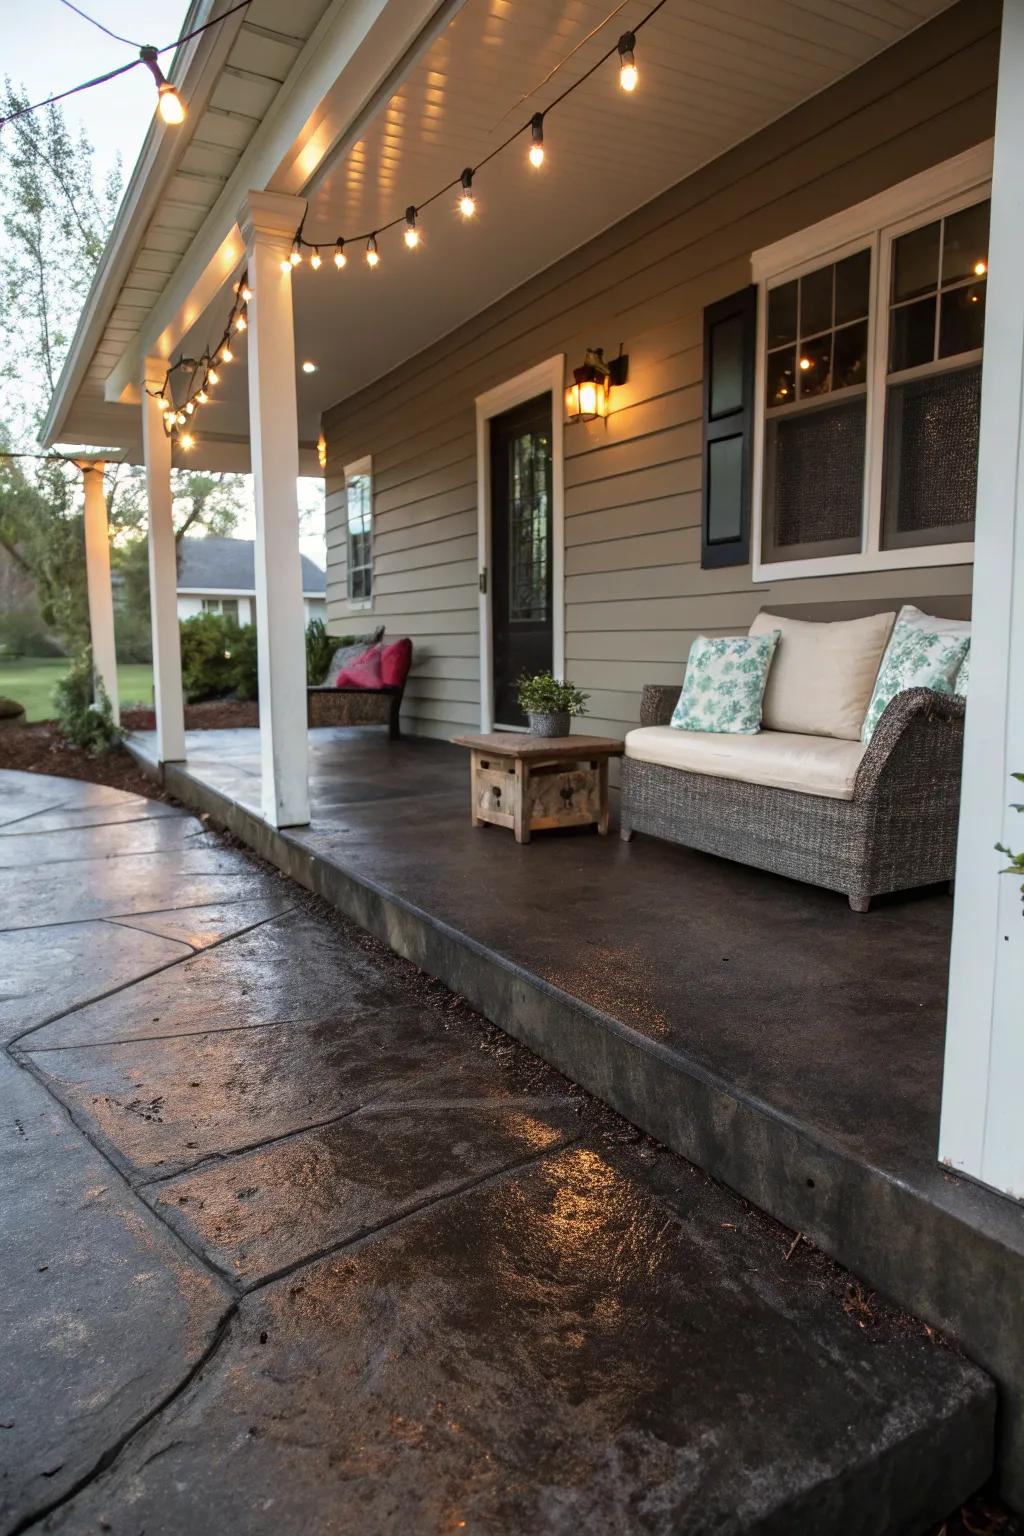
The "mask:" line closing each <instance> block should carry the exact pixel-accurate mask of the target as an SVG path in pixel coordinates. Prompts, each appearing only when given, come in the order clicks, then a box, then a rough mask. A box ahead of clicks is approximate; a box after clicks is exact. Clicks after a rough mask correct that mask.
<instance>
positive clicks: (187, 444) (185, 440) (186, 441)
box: [178, 432, 196, 453]
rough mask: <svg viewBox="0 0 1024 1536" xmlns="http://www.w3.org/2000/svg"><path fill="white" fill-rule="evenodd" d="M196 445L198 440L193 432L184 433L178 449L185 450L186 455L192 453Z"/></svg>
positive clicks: (179, 439) (179, 438)
mask: <svg viewBox="0 0 1024 1536" xmlns="http://www.w3.org/2000/svg"><path fill="white" fill-rule="evenodd" d="M195 445H196V440H195V438H194V437H193V436H192V433H191V432H182V433H181V434H180V435H179V437H178V447H179V448H184V450H185V452H186V453H191V452H192V449H193V448H194V447H195Z"/></svg>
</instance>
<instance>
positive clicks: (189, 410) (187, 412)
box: [185, 400, 195, 416]
mask: <svg viewBox="0 0 1024 1536" xmlns="http://www.w3.org/2000/svg"><path fill="white" fill-rule="evenodd" d="M194 410H195V406H194V405H193V404H192V401H191V400H186V402H185V415H186V416H191V415H192V412H193V411H194Z"/></svg>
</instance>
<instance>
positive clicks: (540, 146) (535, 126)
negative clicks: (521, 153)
mask: <svg viewBox="0 0 1024 1536" xmlns="http://www.w3.org/2000/svg"><path fill="white" fill-rule="evenodd" d="M530 132H531V133H532V135H533V143H532V144H531V145H530V164H531V165H532V166H533V168H534V170H539V169H540V167H541V166H542V165H543V164H544V113H543V112H535V113H534V114H533V118H532V119H531V122H530Z"/></svg>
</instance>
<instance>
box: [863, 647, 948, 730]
mask: <svg viewBox="0 0 1024 1536" xmlns="http://www.w3.org/2000/svg"><path fill="white" fill-rule="evenodd" d="M970 643H971V637H970V635H969V634H964V633H963V631H960V632H959V633H958V632H956V631H949V630H946V631H938V630H928V629H922V628H921V627H920V625H916V624H911V623H907V622H906V621H905V620H903V619H897V621H896V628H895V629H894V630H893V632H892V639H891V640H890V641H889V645H888V648H887V650H886V653H885V655H884V656H883V657H882V665H881V666H880V667H879V669H878V677H877V678H876V679H875V691H874V693H873V694H872V695H871V703H870V704H869V705H868V712H867V714H866V716H865V717H864V729H863V731H862V732H861V740H862V741H863V742H865V743H866V742H869V741H870V740H871V738H872V736H873V735H874V734H875V730H876V728H877V726H878V722H879V720H881V718H882V714H883V712H884V710H885V706H886V705H887V704H888V702H889V700H890V699H894V698H895V697H896V695H897V694H898V693H902V692H903V690H904V689H905V688H933V689H934V690H935V692H936V693H946V694H951V693H952V692H953V688H954V684H955V682H956V676H957V673H958V672H959V670H960V667H961V664H962V663H963V659H964V657H965V656H966V654H967V647H968V646H969V645H970Z"/></svg>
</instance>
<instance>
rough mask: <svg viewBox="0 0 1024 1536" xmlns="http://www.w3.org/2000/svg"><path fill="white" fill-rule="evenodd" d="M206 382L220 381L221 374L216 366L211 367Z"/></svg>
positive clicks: (214, 382)
mask: <svg viewBox="0 0 1024 1536" xmlns="http://www.w3.org/2000/svg"><path fill="white" fill-rule="evenodd" d="M206 382H207V384H219V383H220V374H219V373H218V372H217V370H216V368H211V369H210V371H209V373H208V374H207V375H206Z"/></svg>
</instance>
